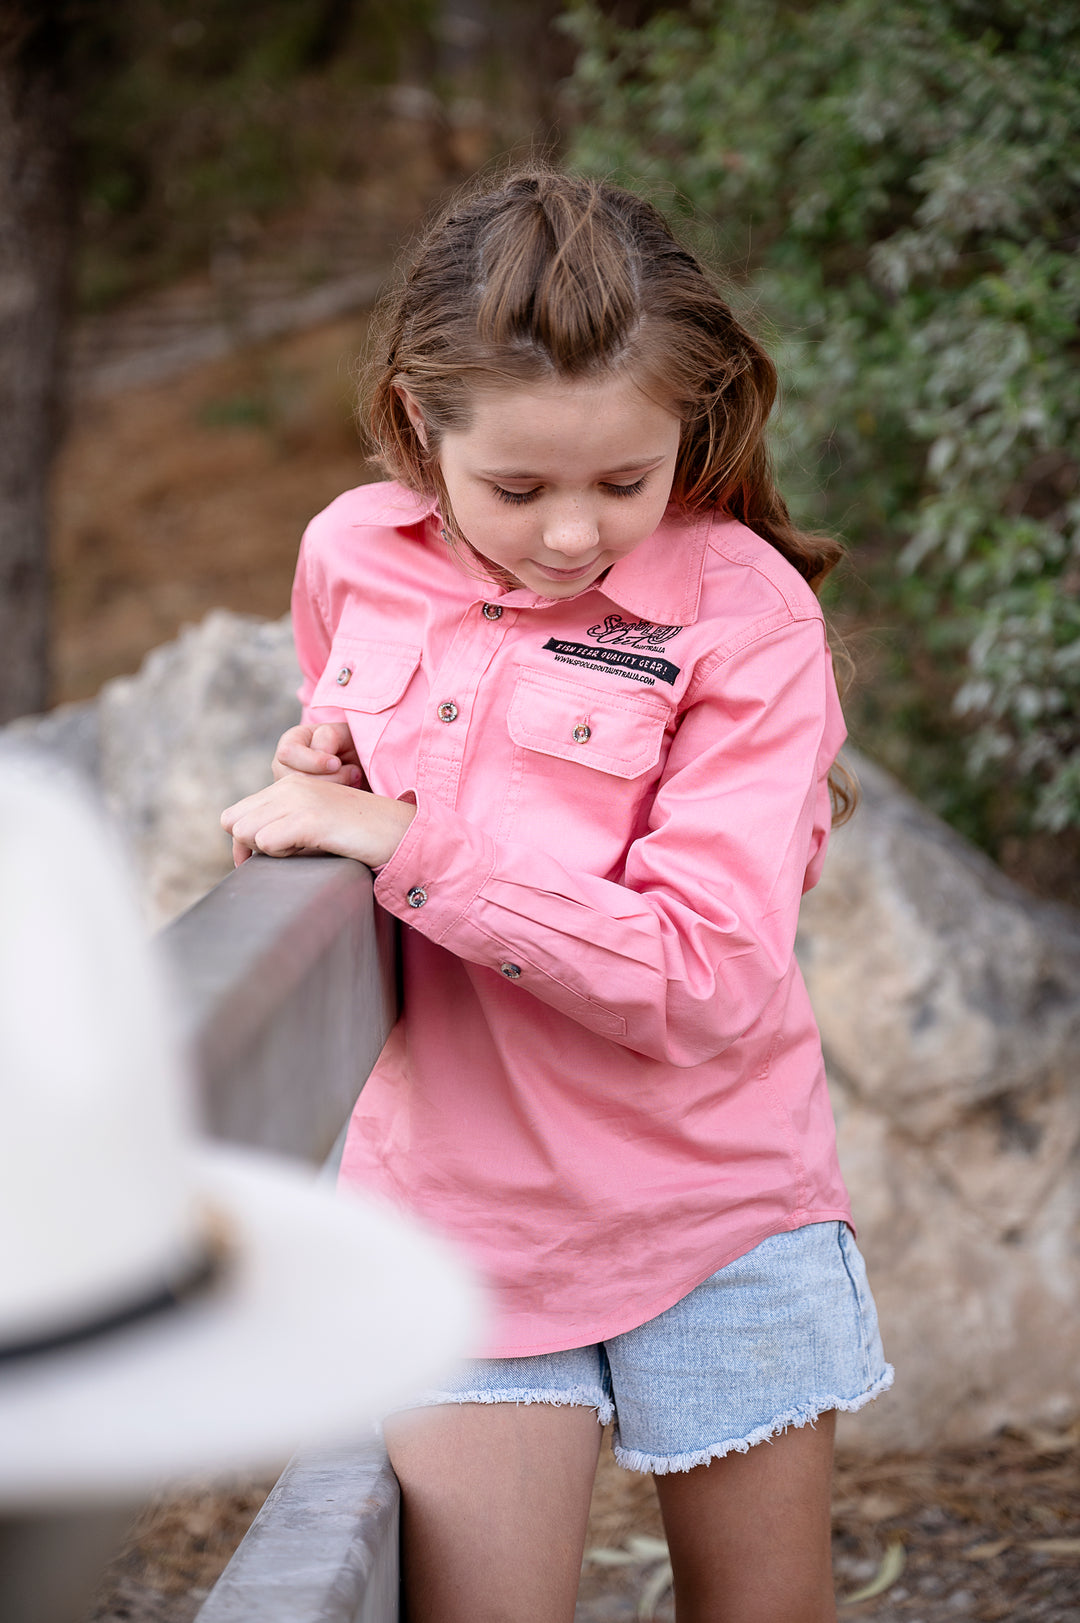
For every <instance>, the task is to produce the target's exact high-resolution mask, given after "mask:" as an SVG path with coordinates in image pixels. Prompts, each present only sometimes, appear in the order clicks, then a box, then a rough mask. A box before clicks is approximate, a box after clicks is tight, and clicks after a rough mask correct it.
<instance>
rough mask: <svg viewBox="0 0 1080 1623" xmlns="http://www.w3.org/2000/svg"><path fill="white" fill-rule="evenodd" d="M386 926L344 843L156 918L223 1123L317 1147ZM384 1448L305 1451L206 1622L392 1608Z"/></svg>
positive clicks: (216, 1116) (370, 1022) (282, 1146)
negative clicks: (336, 852) (163, 922)
mask: <svg viewBox="0 0 1080 1623" xmlns="http://www.w3.org/2000/svg"><path fill="white" fill-rule="evenodd" d="M393 932H394V926H393V922H392V920H390V919H389V918H388V917H387V916H386V915H385V914H383V913H381V912H380V910H379V909H378V908H376V906H375V904H374V900H373V896H372V879H371V874H370V873H369V871H368V869H367V868H365V867H363V866H362V865H361V864H360V863H358V862H351V861H349V860H348V859H347V858H345V857H312V858H307V859H304V860H302V861H301V860H296V861H291V862H275V861H274V860H273V859H272V858H269V857H252V858H251V859H250V861H248V862H245V863H244V864H243V866H242V867H241V868H238V869H237V870H236V872H235V873H234V874H232V875H230V877H229V878H228V879H226V880H224V881H223V882H222V884H220V885H218V886H217V888H216V889H215V890H213V891H211V892H210V894H209V895H208V896H205V897H203V899H202V900H201V901H200V902H197V903H196V904H195V906H194V907H193V908H191V909H190V910H189V911H188V912H187V913H185V914H184V915H183V916H182V917H181V918H179V919H177V920H176V921H175V922H174V923H173V924H171V925H170V926H169V927H168V928H167V929H166V930H165V931H164V932H163V936H162V941H163V944H164V947H165V950H166V955H167V957H168V958H169V959H170V960H171V963H172V967H173V972H174V980H175V983H176V986H177V990H178V995H179V1015H180V1020H181V1024H182V1027H183V1030H184V1034H185V1036H186V1039H187V1042H188V1045H189V1047H190V1050H191V1053H192V1055H193V1057H194V1060H195V1064H196V1069H197V1072H198V1076H199V1080H200V1085H201V1092H202V1105H203V1120H204V1124H205V1126H206V1127H207V1128H208V1129H209V1131H210V1132H212V1133H213V1134H214V1135H215V1136H216V1137H219V1138H225V1139H229V1140H231V1141H232V1142H234V1143H241V1144H251V1145H257V1146H259V1147H260V1148H263V1149H268V1150H277V1151H281V1152H284V1153H288V1154H291V1155H300V1156H304V1157H306V1158H307V1159H309V1160H312V1161H316V1162H318V1161H325V1160H326V1158H327V1156H328V1154H330V1155H331V1160H332V1158H333V1157H332V1151H333V1146H334V1145H335V1143H336V1141H337V1140H338V1139H339V1137H340V1134H341V1130H342V1128H343V1125H344V1122H345V1121H346V1119H347V1117H348V1113H349V1111H350V1110H351V1108H352V1105H353V1103H354V1101H355V1099H356V1095H357V1092H358V1091H359V1089H360V1087H361V1085H362V1084H363V1081H364V1079H365V1078H366V1076H367V1074H368V1072H369V1071H370V1069H371V1067H372V1065H373V1064H374V1062H375V1058H376V1056H377V1055H378V1052H379V1050H380V1048H381V1047H382V1044H383V1042H384V1041H385V1038H386V1034H387V1032H388V1031H389V1029H390V1026H391V1025H392V1023H393V1020H394V1016H395V1011H396V1007H397V977H396V968H395V936H394V933H393ZM398 1511H399V1495H398V1486H397V1482H396V1480H395V1478H394V1475H393V1473H392V1471H391V1470H390V1466H389V1464H388V1462H387V1460H386V1457H385V1455H384V1454H383V1452H382V1450H381V1449H380V1448H378V1447H377V1446H376V1445H375V1444H372V1446H371V1448H370V1449H367V1450H356V1449H354V1450H350V1451H348V1452H341V1453H337V1454H334V1453H321V1454H310V1455H298V1456H297V1457H296V1458H295V1459H294V1460H293V1461H292V1463H291V1464H290V1465H289V1466H288V1467H287V1469H286V1470H285V1472H284V1474H283V1475H282V1477H281V1478H280V1480H279V1481H278V1483H277V1485H276V1487H275V1488H274V1489H273V1491H272V1492H271V1494H270V1497H269V1498H268V1499H267V1501H266V1504H265V1505H264V1506H263V1508H262V1510H261V1511H260V1513H259V1515H258V1516H257V1517H256V1519H255V1522H254V1523H253V1525H252V1527H251V1529H250V1531H249V1533H248V1535H247V1537H246V1538H245V1539H244V1541H243V1542H242V1544H241V1545H240V1547H239V1549H238V1550H237V1552H236V1554H235V1555H234V1556H233V1559H232V1561H231V1562H230V1563H229V1566H228V1567H227V1568H226V1570H225V1572H224V1573H223V1574H222V1577H221V1579H220V1580H219V1582H218V1583H217V1585H216V1587H215V1588H214V1589H213V1591H212V1592H211V1594H210V1596H209V1597H208V1599H207V1600H206V1602H205V1603H204V1605H203V1607H202V1608H201V1610H200V1612H199V1623H395V1620H396V1619H397V1617H398V1611H399V1607H398Z"/></svg>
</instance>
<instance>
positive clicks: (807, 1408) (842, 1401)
mask: <svg viewBox="0 0 1080 1623" xmlns="http://www.w3.org/2000/svg"><path fill="white" fill-rule="evenodd" d="M894 1374H895V1371H894V1370H893V1367H892V1365H891V1364H886V1366H885V1369H884V1372H883V1374H882V1375H881V1376H880V1377H879V1378H878V1379H877V1380H876V1381H874V1383H873V1384H872V1385H871V1386H868V1387H867V1389H866V1391H865V1392H859V1393H858V1394H857V1395H856V1396H855V1397H853V1398H833V1397H829V1398H822V1399H821V1400H820V1402H818V1403H815V1404H807V1405H804V1406H802V1407H800V1408H798V1409H791V1410H789V1411H788V1412H787V1413H786V1414H782V1415H778V1416H777V1418H776V1419H775V1420H772V1421H770V1422H769V1424H768V1425H765V1426H758V1427H757V1428H756V1430H754V1431H752V1432H750V1433H749V1434H748V1435H747V1436H746V1437H734V1438H731V1439H729V1440H728V1441H726V1442H722V1443H714V1444H712V1445H711V1447H709V1448H699V1449H695V1450H694V1451H693V1452H692V1453H689V1454H668V1455H664V1454H643V1453H642V1452H641V1450H640V1449H636V1448H623V1447H622V1446H621V1445H620V1444H619V1443H618V1442H615V1443H614V1444H613V1445H612V1446H613V1451H614V1454H615V1461H616V1464H618V1465H621V1466H622V1467H623V1469H624V1470H625V1471H640V1472H642V1473H644V1474H646V1475H650V1476H670V1475H671V1474H672V1473H673V1472H675V1471H693V1470H694V1469H695V1468H696V1467H697V1466H699V1465H708V1464H709V1462H710V1460H722V1459H723V1458H724V1456H725V1455H727V1454H748V1453H749V1452H750V1450H751V1449H752V1448H756V1446H757V1444H758V1443H770V1442H772V1440H773V1438H774V1437H780V1436H782V1435H783V1433H784V1432H786V1431H788V1430H789V1429H790V1428H792V1427H794V1428H795V1429H796V1430H798V1429H799V1428H800V1427H802V1426H812V1425H814V1423H815V1421H817V1420H819V1419H820V1418H821V1416H822V1415H823V1414H828V1413H829V1411H830V1410H832V1409H839V1410H840V1411H842V1412H843V1413H846V1414H854V1413H855V1411H856V1410H857V1409H861V1408H863V1407H864V1406H865V1405H866V1404H867V1403H870V1402H872V1401H873V1399H874V1398H877V1397H880V1396H881V1394H882V1393H883V1392H887V1391H888V1390H889V1388H890V1386H891V1385H892V1384H893V1377H894Z"/></svg>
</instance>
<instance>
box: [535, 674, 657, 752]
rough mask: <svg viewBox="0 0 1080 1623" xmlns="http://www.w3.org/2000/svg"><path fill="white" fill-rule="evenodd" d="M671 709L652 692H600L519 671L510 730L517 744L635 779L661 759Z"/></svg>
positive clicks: (546, 676)
mask: <svg viewBox="0 0 1080 1623" xmlns="http://www.w3.org/2000/svg"><path fill="white" fill-rule="evenodd" d="M670 718H671V710H670V707H669V706H668V705H666V704H665V703H664V701H663V699H659V698H656V697H654V696H653V695H651V694H648V693H602V692H598V691H597V690H596V689H595V688H592V687H588V688H587V687H584V686H582V685H581V684H579V683H577V682H570V681H566V680H565V679H564V678H562V677H559V676H549V675H548V674H547V673H546V672H544V671H519V672H518V678H517V682H516V683H515V686H514V696H513V698H512V699H511V701H510V709H509V711H508V714H507V726H508V727H509V729H510V737H511V738H512V739H513V740H514V742H515V744H522V745H524V747H525V748H526V749H531V750H537V751H538V752H539V753H540V754H541V755H556V756H558V757H559V758H560V759H561V760H563V761H576V762H577V763H578V765H579V766H589V767H592V768H593V769H594V770H595V771H598V772H610V773H611V774H612V776H613V777H616V778H636V777H639V776H640V774H641V773H642V772H647V771H648V770H649V768H650V767H652V766H655V765H656V763H657V761H658V760H659V759H660V749H661V746H662V744H663V740H664V728H665V727H666V726H667V723H668V721H669V720H670Z"/></svg>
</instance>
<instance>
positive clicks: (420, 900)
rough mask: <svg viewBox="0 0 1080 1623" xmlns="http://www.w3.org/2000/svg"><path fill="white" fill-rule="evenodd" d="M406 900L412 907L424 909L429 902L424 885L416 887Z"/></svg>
mask: <svg viewBox="0 0 1080 1623" xmlns="http://www.w3.org/2000/svg"><path fill="white" fill-rule="evenodd" d="M405 900H406V901H407V902H408V904H409V906H410V907H423V905H424V903H425V902H426V901H427V891H426V890H425V889H424V887H423V885H414V886H413V888H412V890H410V891H409V893H408V895H407V896H406V898H405Z"/></svg>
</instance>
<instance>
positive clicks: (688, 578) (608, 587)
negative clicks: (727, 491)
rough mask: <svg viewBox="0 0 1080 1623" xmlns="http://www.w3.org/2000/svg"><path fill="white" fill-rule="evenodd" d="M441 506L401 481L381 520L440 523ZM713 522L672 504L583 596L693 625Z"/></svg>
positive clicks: (523, 592)
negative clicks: (598, 596) (596, 596)
mask: <svg viewBox="0 0 1080 1623" xmlns="http://www.w3.org/2000/svg"><path fill="white" fill-rule="evenodd" d="M438 505H439V504H438V498H437V497H435V496H421V495H418V494H416V493H415V492H413V491H411V490H407V489H405V488H404V487H403V486H400V485H399V486H397V487H396V488H394V489H393V490H392V492H388V493H387V499H386V507H385V511H384V512H380V513H379V514H378V515H377V517H376V522H378V521H379V519H382V520H383V521H384V522H386V523H389V524H393V525H395V526H399V527H402V528H404V527H405V526H406V525H413V524H421V523H423V522H425V521H426V520H428V519H431V518H434V519H435V520H436V522H437V521H438ZM711 521H712V515H711V514H710V513H699V514H697V515H695V516H690V517H687V515H685V514H684V513H682V512H681V511H680V510H679V509H678V508H677V507H676V506H675V505H674V504H672V505H671V506H670V507H669V508H668V510H667V512H666V513H665V514H664V517H663V518H662V519H661V521H660V523H659V525H658V526H657V528H656V529H655V530H654V531H653V533H652V535H650V536H648V537H647V538H646V539H645V540H644V541H642V542H640V543H639V544H638V545H637V546H636V547H635V548H634V550H633V552H631V553H629V554H628V555H627V556H626V557H625V558H620V559H619V561H618V563H616V564H612V566H611V568H610V569H609V570H608V572H607V574H606V575H605V576H604V579H603V580H602V581H601V582H600V583H599V585H591V586H586V587H585V588H584V590H583V591H582V593H581V596H584V595H585V593H586V592H594V591H598V592H602V593H603V594H604V596H605V597H607V598H610V600H611V602H612V603H614V604H615V605H616V606H617V607H618V608H620V609H628V610H629V611H630V613H631V614H633V615H635V616H636V617H637V618H638V619H640V620H649V621H651V622H652V623H653V624H654V625H678V626H688V625H693V623H694V621H695V620H696V619H697V617H698V602H699V599H700V597H701V579H702V575H703V573H704V567H705V548H706V546H707V544H708V538H709V526H710V523H711ZM489 590H490V591H491V595H492V596H497V597H498V599H499V601H500V602H503V603H506V604H507V606H508V607H521V608H526V607H529V606H533V605H535V606H537V607H539V606H540V605H542V604H546V603H552V602H559V603H566V602H570V601H572V599H569V598H548V597H543V596H541V595H539V594H538V593H536V592H531V591H529V590H528V589H527V588H526V587H524V586H519V587H516V588H513V589H512V590H510V591H507V590H506V589H505V588H503V589H499V588H497V587H492V588H489Z"/></svg>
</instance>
